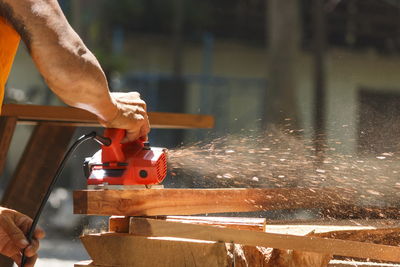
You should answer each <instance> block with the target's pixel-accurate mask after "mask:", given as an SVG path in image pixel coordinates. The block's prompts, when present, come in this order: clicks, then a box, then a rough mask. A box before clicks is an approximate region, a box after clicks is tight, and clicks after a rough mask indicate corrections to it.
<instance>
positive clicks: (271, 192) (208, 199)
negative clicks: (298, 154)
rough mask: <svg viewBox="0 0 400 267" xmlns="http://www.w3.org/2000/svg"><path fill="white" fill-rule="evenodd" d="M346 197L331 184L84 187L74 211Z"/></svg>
mask: <svg viewBox="0 0 400 267" xmlns="http://www.w3.org/2000/svg"><path fill="white" fill-rule="evenodd" d="M346 198H348V195H347V193H344V192H341V191H336V190H335V189H329V188H326V189H323V188H322V189H305V188H300V189H299V188H279V189H255V188H228V189H137V190H81V191H75V192H74V213H75V214H89V215H123V216H157V215H195V214H205V213H220V212H246V211H262V210H282V209H298V208H318V207H329V206H332V205H335V203H340V202H343V201H345V200H344V199H346Z"/></svg>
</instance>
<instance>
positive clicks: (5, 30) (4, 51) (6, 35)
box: [0, 17, 20, 111]
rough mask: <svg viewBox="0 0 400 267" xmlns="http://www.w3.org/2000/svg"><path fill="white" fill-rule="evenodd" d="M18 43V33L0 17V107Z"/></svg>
mask: <svg viewBox="0 0 400 267" xmlns="http://www.w3.org/2000/svg"><path fill="white" fill-rule="evenodd" d="M19 41H20V37H19V35H18V33H17V32H16V31H15V30H14V29H13V28H12V27H11V26H10V25H9V24H8V23H7V21H6V20H5V19H4V18H2V17H0V107H1V105H2V103H3V98H4V86H5V84H6V82H7V78H8V75H9V74H10V71H11V66H12V63H13V61H14V57H15V54H16V52H17V49H18V45H19ZM0 111H1V110H0Z"/></svg>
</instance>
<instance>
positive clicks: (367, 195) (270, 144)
mask: <svg viewBox="0 0 400 267" xmlns="http://www.w3.org/2000/svg"><path fill="white" fill-rule="evenodd" d="M331 141H332V140H331ZM328 143H330V144H334V145H333V146H331V147H328V146H326V147H325V150H324V151H325V152H324V157H323V160H322V162H321V159H320V158H318V157H317V156H316V153H315V149H314V142H313V141H312V140H309V139H306V138H304V136H303V135H302V134H301V132H295V131H293V130H278V129H271V130H268V131H266V132H262V133H260V132H259V133H256V132H246V133H242V134H237V135H227V136H224V137H220V138H216V139H213V140H207V141H204V142H199V143H195V144H191V145H185V146H182V147H179V148H176V149H172V150H170V151H169V168H170V173H171V174H172V176H173V177H174V176H175V177H176V178H172V179H184V180H185V181H186V183H189V184H187V185H189V186H193V187H252V188H287V187H291V188H293V187H294V188H320V187H334V188H337V189H338V190H349V189H351V190H354V192H355V194H354V203H357V204H362V205H373V206H380V207H382V206H394V205H396V203H398V200H399V197H400V190H399V189H400V180H399V179H398V178H399V173H400V161H399V152H398V151H387V152H384V153H381V154H379V155H375V156H372V157H371V156H368V157H367V156H358V155H356V156H355V155H345V154H342V153H340V152H338V150H340V149H337V148H338V147H340V145H341V142H339V141H334V142H328Z"/></svg>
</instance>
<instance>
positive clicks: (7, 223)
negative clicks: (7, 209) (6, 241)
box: [0, 216, 29, 249]
mask: <svg viewBox="0 0 400 267" xmlns="http://www.w3.org/2000/svg"><path fill="white" fill-rule="evenodd" d="M0 227H2V228H3V230H4V232H6V234H7V235H8V237H9V238H10V240H11V242H12V243H14V245H15V246H16V247H19V248H21V249H22V248H26V247H27V246H28V245H29V242H28V240H27V239H26V237H25V235H24V233H23V232H22V230H21V229H20V228H19V227H17V225H16V224H15V222H14V221H13V220H12V219H11V218H10V217H9V216H2V217H0Z"/></svg>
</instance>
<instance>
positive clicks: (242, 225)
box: [108, 216, 266, 233]
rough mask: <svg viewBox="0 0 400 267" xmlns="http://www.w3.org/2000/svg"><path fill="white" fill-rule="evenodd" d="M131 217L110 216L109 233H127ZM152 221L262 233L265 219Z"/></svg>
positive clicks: (197, 218) (174, 218)
mask: <svg viewBox="0 0 400 267" xmlns="http://www.w3.org/2000/svg"><path fill="white" fill-rule="evenodd" d="M130 219H131V217H127V216H111V217H110V219H109V224H108V225H109V227H108V229H109V231H110V232H116V233H129V221H130ZM153 219H159V220H166V221H168V222H181V223H192V224H200V225H213V226H220V227H228V228H233V229H242V230H253V231H259V232H264V231H265V224H266V219H264V218H244V217H209V216H158V217H153Z"/></svg>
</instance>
